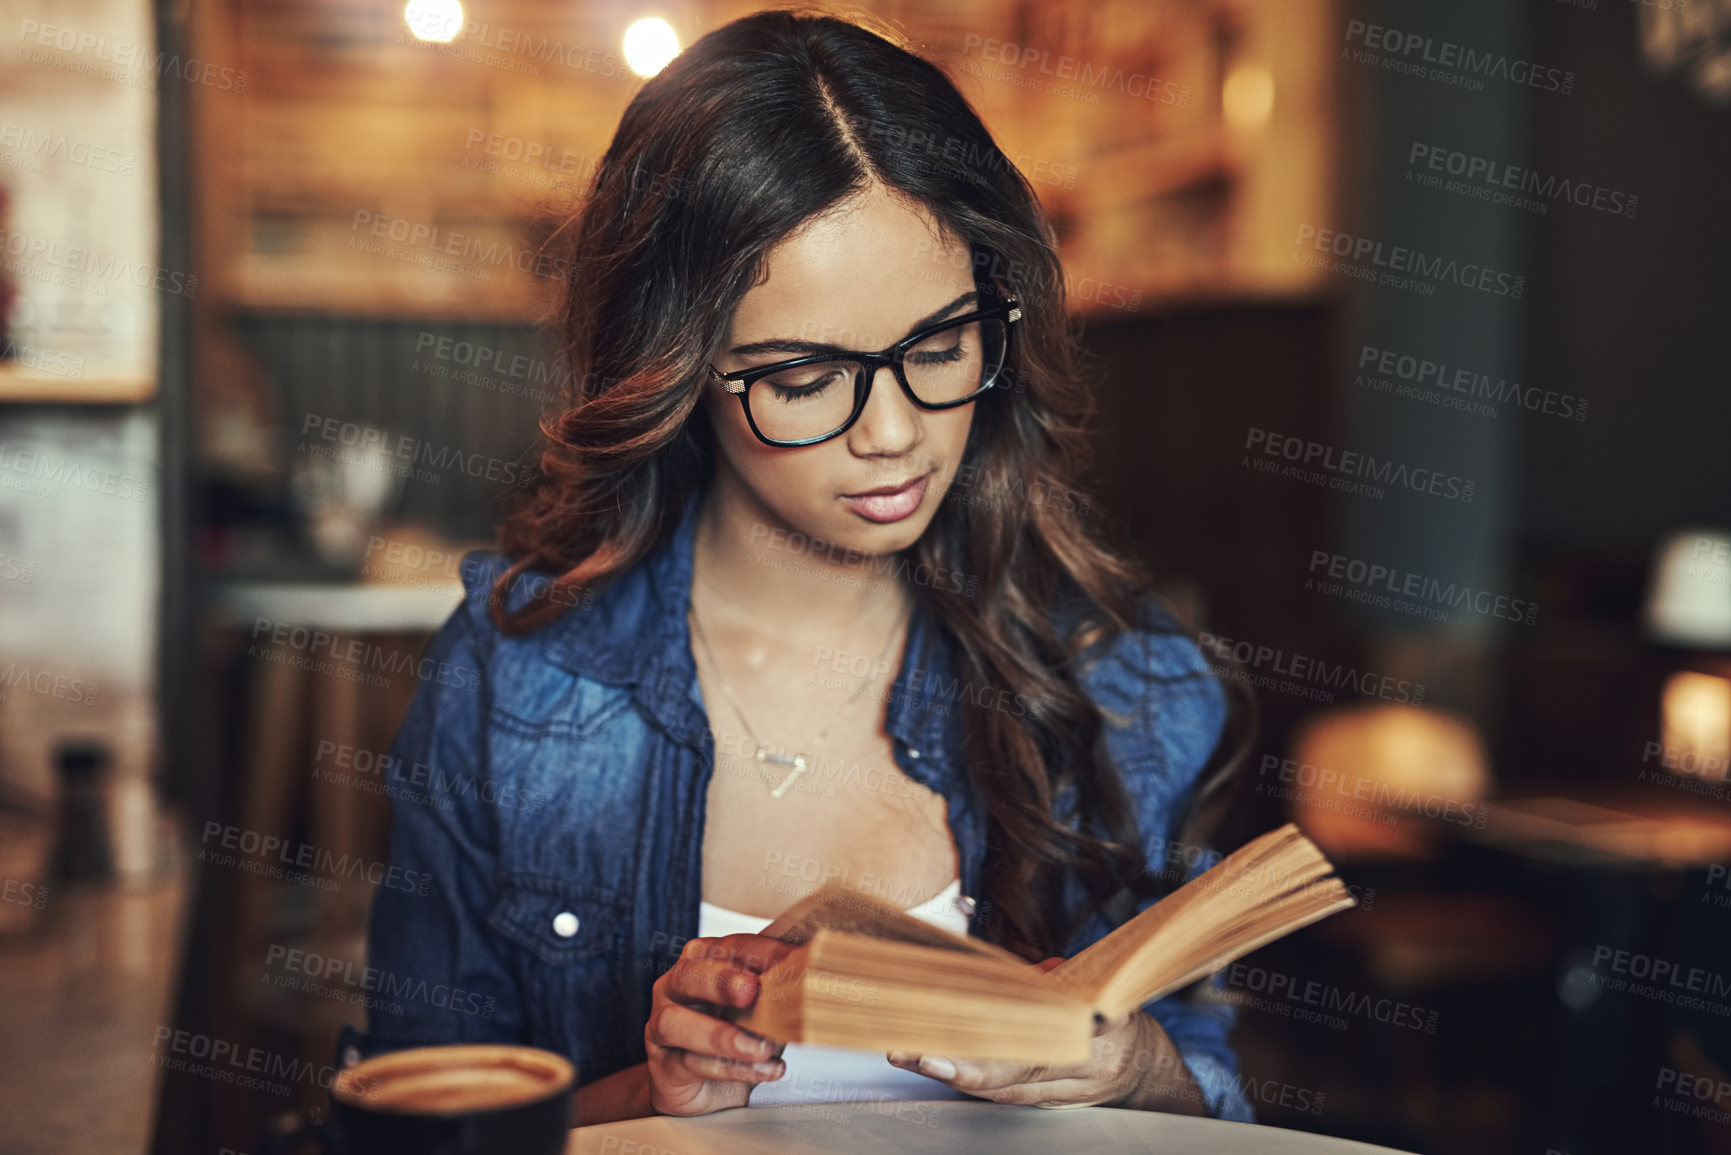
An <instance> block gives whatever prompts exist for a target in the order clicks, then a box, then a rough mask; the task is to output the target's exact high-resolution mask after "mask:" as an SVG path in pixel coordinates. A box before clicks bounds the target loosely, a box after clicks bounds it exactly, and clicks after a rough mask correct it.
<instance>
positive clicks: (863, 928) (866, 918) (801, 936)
mask: <svg viewBox="0 0 1731 1155" xmlns="http://www.w3.org/2000/svg"><path fill="white" fill-rule="evenodd" d="M819 927H828V928H829V929H831V930H839V931H846V932H848V933H851V934H863V935H870V936H871V937H872V938H879V939H886V940H888V941H890V942H905V943H912V944H914V945H916V946H930V947H937V948H939V949H941V950H952V951H961V952H964V953H967V954H975V955H980V956H982V957H984V958H990V959H996V960H999V961H1007V962H1013V963H1015V964H1017V965H1018V966H1029V965H1031V964H1029V963H1028V961H1027V960H1026V959H1023V958H1019V957H1018V956H1016V955H1013V954H1011V953H1010V952H1009V951H1007V950H1004V949H1003V948H1002V947H997V946H993V945H992V944H991V943H988V942H984V941H982V940H980V939H977V938H967V937H964V936H962V935H956V934H951V933H950V932H949V931H947V930H944V929H943V928H942V927H936V926H933V925H932V924H931V923H929V922H926V921H924V920H923V919H918V918H915V917H914V916H913V915H911V914H909V913H908V912H907V911H905V910H901V909H898V908H897V907H894V906H891V905H890V904H889V903H887V902H884V901H883V900H881V899H877V898H873V897H872V896H870V895H868V894H862V893H861V892H859V891H856V890H848V889H846V888H844V887H842V886H839V885H837V884H835V883H829V884H828V885H826V886H823V887H821V888H819V889H818V890H815V891H813V892H812V893H811V894H808V895H806V896H805V897H804V898H802V899H800V900H799V901H798V902H796V903H794V904H793V905H792V906H790V907H788V908H787V909H786V910H785V911H783V912H782V913H781V917H779V918H777V919H775V920H774V921H773V922H771V923H770V924H769V925H768V926H766V927H764V928H763V929H762V930H760V931H758V933H759V934H761V935H765V936H767V937H769V938H776V939H780V940H782V941H783V942H791V943H794V944H795V945H802V944H804V943H807V942H810V941H811V936H812V933H813V932H814V931H816V930H817V929H818V928H819Z"/></svg>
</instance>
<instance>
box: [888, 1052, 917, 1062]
mask: <svg viewBox="0 0 1731 1155" xmlns="http://www.w3.org/2000/svg"><path fill="white" fill-rule="evenodd" d="M911 1057H912V1056H910V1055H909V1054H908V1053H907V1052H906V1051H891V1052H890V1062H892V1063H905V1062H907V1061H908V1060H909V1059H910V1058H911Z"/></svg>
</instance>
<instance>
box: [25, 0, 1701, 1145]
mask: <svg viewBox="0 0 1731 1155" xmlns="http://www.w3.org/2000/svg"><path fill="white" fill-rule="evenodd" d="M751 10H753V7H752V6H751V5H746V4H734V3H725V2H720V0H715V2H710V0H674V2H672V3H660V4H644V5H637V4H631V3H624V2H622V0H605V2H590V0H464V2H463V4H462V5H461V7H459V5H458V4H457V3H456V0H415V2H414V3H411V4H409V5H408V6H407V7H406V8H405V7H404V6H403V5H401V4H399V3H397V2H396V0H159V2H158V3H155V4H151V3H148V2H147V0H54V2H53V3H49V2H48V0H25V2H19V0H9V2H8V0H0V56H3V58H4V64H3V66H0V890H3V898H4V901H3V902H0V992H3V994H4V998H0V1037H3V1038H4V1039H5V1040H6V1045H5V1046H4V1047H0V1118H3V1119H5V1120H6V1121H7V1122H6V1124H5V1125H4V1131H5V1134H4V1135H3V1136H0V1149H4V1150H5V1151H8V1152H12V1151H16V1152H50V1151H52V1152H69V1151H99V1150H100V1151H103V1152H118V1151H144V1150H150V1151H157V1152H209V1153H211V1155H216V1153H218V1152H224V1151H246V1150H251V1149H255V1148H256V1145H257V1142H258V1137H259V1134H260V1127H261V1124H262V1122H263V1120H265V1119H266V1118H268V1117H270V1116H272V1115H274V1114H277V1113H279V1112H281V1111H283V1110H285V1109H287V1108H289V1107H292V1106H295V1105H301V1106H307V1107H312V1106H316V1105H318V1104H320V1103H322V1101H323V1095H324V1088H325V1087H326V1086H328V1083H329V1078H330V1075H331V1073H332V1066H331V1065H332V1064H333V1063H334V1062H336V1061H337V1056H336V1037H337V1032H338V1030H339V1028H340V1027H341V1025H342V1024H344V1023H350V1022H352V1023H359V1022H361V1021H362V1019H363V1017H364V1013H365V1009H364V1005H362V1003H363V1001H364V997H365V996H364V993H363V992H364V985H363V984H362V982H361V981H360V980H358V979H356V978H355V974H356V972H357V970H358V968H360V967H361V966H362V965H363V964H364V920H365V915H366V910H367V907H368V903H369V901H370V898H371V893H372V888H373V886H374V885H375V883H376V881H377V879H376V877H375V876H376V874H377V871H376V870H374V869H373V868H374V866H376V865H377V864H378V863H380V862H382V860H383V859H384V857H385V854H386V849H385V837H384V836H385V829H386V825H385V824H386V821H387V818H388V801H387V800H386V798H385V797H384V794H383V789H384V785H385V783H386V782H387V781H388V780H389V779H390V777H391V773H392V770H391V768H390V767H389V766H387V765H384V764H383V763H382V762H381V755H382V752H383V751H384V750H385V749H386V748H387V746H388V744H389V742H390V739H391V736H392V735H393V734H394V732H395V730H396V727H397V725H398V722H399V721H400V719H401V718H402V716H403V713H404V711H405V710H406V709H407V706H408V703H409V701H410V700H411V698H412V696H413V693H414V691H415V688H416V687H417V685H418V684H419V683H418V681H417V678H416V676H415V673H414V666H415V662H416V660H417V658H418V656H419V654H420V652H421V649H422V647H424V645H425V644H426V641H427V639H428V637H429V636H430V634H431V632H432V631H433V629H435V628H436V626H437V625H438V624H439V623H440V622H441V621H442V620H443V619H444V618H445V617H446V615H448V614H449V612H450V610H451V609H452V608H453V606H454V605H455V604H456V602H457V599H458V597H459V596H460V585H459V582H458V580H457V574H458V569H457V566H458V559H459V558H460V557H461V555H462V553H463V551H464V550H465V549H468V548H472V547H474V546H478V545H485V544H487V543H488V542H489V539H490V534H491V524H492V516H493V511H494V508H495V502H496V499H497V497H498V494H499V493H500V491H501V488H502V485H503V483H505V482H508V481H509V480H511V479H512V477H514V476H516V475H517V474H518V473H519V472H520V471H521V470H522V468H523V464H524V462H525V461H526V458H525V457H524V453H525V451H526V450H527V449H528V447H529V445H530V444H531V441H532V439H533V437H534V434H535V429H536V421H537V418H538V416H539V415H540V414H541V412H542V411H543V410H544V408H545V407H546V406H547V405H548V404H550V403H554V402H556V400H557V398H558V396H559V394H560V391H561V388H562V387H563V385H564V383H565V381H566V379H567V377H568V372H567V371H566V370H565V369H564V368H563V367H562V366H561V365H559V363H558V362H557V360H556V359H554V358H553V356H552V355H551V348H550V346H549V344H548V343H547V342H546V341H545V340H544V338H543V336H542V335H541V332H540V330H539V328H538V324H537V322H538V319H539V318H540V317H541V316H542V315H543V313H544V310H545V308H546V307H547V304H548V301H549V297H548V290H549V289H550V287H551V282H550V280H549V278H547V277H545V276H537V275H536V269H535V265H534V261H533V253H534V251H535V246H536V245H537V244H538V243H539V241H540V240H541V239H543V238H544V237H545V236H546V234H547V230H548V229H549V227H550V223H551V222H556V221H557V220H558V219H559V218H560V216H561V214H562V213H563V212H565V211H568V210H569V208H570V207H571V205H572V203H573V201H574V199H575V198H576V197H577V196H578V194H579V193H580V191H581V189H582V187H583V185H584V183H585V181H586V180H587V179H588V178H589V177H590V176H591V175H592V174H593V172H594V169H595V166H596V164H597V163H598V161H599V158H600V156H601V155H602V153H603V152H604V150H605V148H606V145H607V142H608V141H609V139H610V137H611V134H612V131H613V129H614V127H615V125H616V124H617V122H618V118H619V115H620V113H621V111H622V110H623V108H624V107H625V105H626V103H627V101H628V100H629V99H630V98H631V96H632V95H633V93H634V92H636V91H637V88H638V86H639V85H640V84H641V83H642V79H643V77H644V76H647V75H652V74H653V73H654V71H655V70H656V69H657V68H659V67H660V66H661V65H662V64H663V63H664V62H665V60H666V59H667V58H668V56H669V55H670V54H671V53H673V52H675V51H677V50H678V47H679V46H680V45H684V44H689V43H690V42H691V41H692V40H694V39H695V38H697V37H698V36H701V35H702V34H703V33H704V32H706V31H708V30H709V29H712V28H714V27H717V26H719V25H720V24H723V23H725V22H726V21H728V20H730V19H733V18H735V17H737V16H740V15H743V14H745V13H746V12H748V11H751ZM836 11H838V12H841V11H863V12H868V13H870V14H872V15H873V16H875V17H877V18H880V19H883V20H887V21H889V22H891V23H892V24H894V25H895V26H897V27H899V28H900V29H902V30H903V31H904V32H905V34H906V36H907V37H908V39H909V41H910V43H911V44H912V45H913V46H914V47H915V48H916V49H917V50H918V51H920V52H921V53H922V54H924V55H926V56H928V57H929V58H930V59H932V60H934V61H936V62H938V63H939V64H940V65H942V66H943V67H944V68H945V69H946V70H947V71H948V72H949V73H950V74H951V75H952V76H953V77H954V79H955V81H956V83H957V84H958V86H959V87H960V88H961V89H962V91H963V92H964V93H965V94H966V95H967V96H968V97H969V99H970V100H971V101H973V103H974V104H975V106H976V108H977V109H978V110H979V111H980V113H981V115H982V116H983V118H984V120H985V121H986V123H987V125H988V127H990V128H991V129H992V131H993V132H994V134H995V135H996V136H997V138H998V140H999V141H1000V143H1001V144H1002V146H1003V148H1004V151H1005V152H1006V154H1007V155H1008V156H1009V157H1010V158H1011V159H1012V160H1013V161H1014V163H1015V164H1016V165H1017V166H1018V167H1019V168H1020V169H1021V170H1022V172H1023V173H1024V174H1025V175H1026V176H1027V177H1028V179H1029V180H1030V181H1031V182H1032V183H1033V186H1034V188H1035V189H1036V190H1037V191H1038V193H1039V195H1040V196H1041V198H1042V200H1043V202H1044V204H1045V208H1046V211H1047V213H1048V214H1049V216H1050V218H1051V220H1052V222H1053V224H1054V226H1055V227H1056V229H1057V233H1058V235H1059V237H1060V238H1061V243H1062V256H1063V260H1064V264H1065V268H1066V272H1067V276H1068V278H1069V284H1068V286H1067V288H1068V295H1069V300H1070V301H1071V303H1072V305H1073V307H1074V309H1075V311H1076V317H1077V321H1078V324H1079V325H1080V326H1081V329H1082V333H1083V337H1084V343H1085V346H1086V348H1087V350H1088V352H1089V354H1090V366H1091V367H1090V373H1091V376H1092V379H1093V380H1094V381H1095V382H1096V383H1097V386H1098V400H1099V414H1098V418H1097V425H1098V434H1097V442H1096V443H1097V447H1098V450H1097V455H1096V459H1095V463H1094V474H1093V477H1092V478H1091V479H1090V483H1089V490H1088V499H1087V501H1085V502H1077V503H1076V505H1077V510H1078V512H1077V516H1086V517H1090V518H1098V519H1101V520H1102V521H1103V522H1105V523H1107V524H1110V525H1115V526H1117V527H1118V528H1119V529H1120V530H1121V531H1122V532H1123V533H1124V534H1125V536H1126V539H1127V540H1129V541H1131V542H1132V543H1134V545H1135V547H1136V549H1137V550H1138V552H1139V553H1140V555H1141V556H1142V557H1143V558H1144V559H1145V560H1146V561H1147V562H1148V563H1149V564H1150V565H1151V566H1152V567H1153V568H1154V570H1155V571H1156V572H1157V573H1159V574H1160V575H1161V580H1162V583H1163V586H1164V588H1165V589H1166V590H1167V591H1168V593H1169V594H1170V596H1171V597H1172V598H1173V599H1174V601H1176V602H1177V603H1179V604H1180V605H1182V606H1184V607H1186V609H1187V610H1188V611H1189V612H1190V613H1191V614H1192V615H1193V616H1194V619H1195V621H1196V624H1197V627H1198V628H1199V629H1200V630H1201V631H1203V634H1204V638H1203V641H1204V647H1205V650H1206V652H1207V653H1208V655H1209V657H1210V659H1211V661H1213V662H1214V663H1215V664H1217V666H1218V667H1219V669H1220V670H1221V671H1222V672H1223V673H1224V674H1228V675H1230V676H1233V677H1237V678H1240V679H1241V680H1244V681H1246V682H1247V683H1248V684H1250V685H1251V686H1252V687H1253V688H1254V690H1255V692H1256V694H1257V696H1258V698H1259V699H1260V702H1261V707H1262V711H1263V729H1262V733H1261V735H1260V738H1259V740H1258V745H1257V748H1256V751H1255V753H1254V754H1253V756H1252V759H1251V762H1250V764H1249V766H1248V767H1247V769H1246V772H1245V777H1244V780H1243V782H1242V785H1241V791H1240V797H1239V799H1238V800H1237V802H1236V803H1235V808H1234V814H1233V819H1232V826H1231V829H1230V830H1229V831H1228V832H1227V833H1226V834H1225V835H1223V843H1222V844H1223V845H1225V846H1227V847H1228V848H1230V846H1231V845H1235V844H1236V842H1237V841H1238V840H1239V839H1241V838H1243V837H1247V836H1249V835H1250V834H1253V833H1256V832H1259V831H1260V830H1262V829H1266V828H1267V827H1268V826H1270V825H1272V824H1274V823H1275V822H1278V821H1280V820H1283V819H1286V818H1292V819H1295V820H1296V821H1298V822H1300V823H1301V824H1302V825H1303V826H1304V828H1305V829H1306V830H1307V831H1309V832H1310V833H1311V834H1312V836H1313V837H1314V838H1315V839H1316V840H1317V841H1318V842H1319V843H1320V844H1321V845H1322V846H1323V848H1324V850H1325V851H1327V852H1328V853H1329V854H1330V856H1331V857H1332V858H1333V859H1334V860H1335V861H1336V862H1337V863H1338V864H1339V865H1340V866H1341V869H1342V872H1343V874H1344V875H1345V876H1346V878H1347V879H1348V881H1349V882H1350V883H1351V884H1352V885H1353V888H1354V891H1355V893H1356V894H1357V895H1358V897H1359V899H1360V905H1359V908H1358V909H1356V910H1353V911H1351V912H1348V913H1346V914H1343V915H1341V916H1339V917H1337V918H1335V919H1332V920H1329V921H1328V922H1326V923H1324V924H1321V925H1319V926H1317V927H1314V928H1311V929H1309V930H1307V931H1305V932H1302V933H1301V934H1299V935H1297V936H1294V937H1293V938H1292V939H1289V940H1286V941H1283V942H1281V943H1279V944H1277V945H1276V946H1274V947H1271V948H1269V949H1267V950H1264V951H1262V952H1259V953H1258V954H1256V955H1254V956H1252V957H1251V958H1250V959H1248V960H1246V961H1245V963H1243V964H1238V965H1235V966H1234V967H1232V968H1230V969H1229V972H1228V975H1227V982H1226V993H1225V996H1224V997H1227V998H1230V999H1231V1000H1232V1001H1233V1002H1235V1003H1237V1004H1238V1006H1239V1015H1240V1026H1239V1028H1238V1031H1237V1033H1236V1035H1235V1040H1236V1042H1237V1044H1238V1046H1239V1049H1240V1053H1241V1056H1242V1059H1243V1067H1244V1079H1245V1088H1246V1093H1247V1094H1248V1095H1249V1097H1250V1098H1251V1099H1252V1101H1253V1102H1254V1103H1255V1104H1256V1107H1257V1111H1258V1117H1259V1119H1260V1120H1261V1121H1263V1122H1266V1123H1272V1124H1276V1125H1279V1126H1283V1127H1290V1128H1298V1129H1304V1130H1311V1131H1319V1132H1324V1133H1328V1134H1332V1135H1339V1136H1345V1137H1351V1138H1356V1139H1362V1140H1367V1141H1372V1142H1380V1143H1386V1144H1389V1145H1391V1146H1395V1147H1399V1148H1404V1149H1408V1150H1412V1151H1419V1152H1437V1153H1445V1152H1474V1153H1502V1152H1510V1153H1513V1152H1523V1153H1531V1155H1548V1153H1551V1152H1566V1153H1569V1155H1588V1153H1597V1152H1634V1151H1641V1152H1684V1151H1724V1150H1731V1044H1728V1043H1727V1042H1726V1036H1727V1035H1728V1034H1731V1030H1728V1026H1727V1025H1728V1024H1731V950H1728V949H1727V947H1726V943H1727V941H1728V939H1731V935H1728V934H1727V926H1731V879H1728V876H1727V870H1726V865H1727V864H1728V863H1731V812H1728V809H1727V801H1726V797H1727V785H1726V778H1727V774H1726V768H1727V764H1728V761H1731V759H1728V755H1731V680H1728V679H1731V448H1728V446H1727V437H1728V436H1731V432H1728V431H1731V389H1727V388H1726V382H1725V375H1726V372H1727V366H1728V365H1731V324H1727V322H1726V318H1727V316H1728V315H1731V243H1728V241H1731V214H1728V213H1727V212H1726V209H1725V203H1726V202H1725V190H1726V189H1727V188H1728V187H1731V147H1728V146H1731V4H1727V3H1726V0H1687V3H1686V4H1685V0H1639V2H1634V0H1568V2H1559V0H1518V2H1505V0H1452V2H1448V3H1445V2H1443V0H1409V2H1406V3H1400V4H1396V3H1393V2H1386V0H1385V2H1373V0H1039V2H1038V3H1036V2H1035V0H927V2H926V3H922V4H919V5H915V4H912V3H903V2H901V0H878V2H874V3H865V4H862V5H858V6H848V7H845V8H843V7H838V8H837V9H836ZM676 176H677V174H668V177H669V179H674V178H676ZM387 438H388V439H390V443H391V444H393V445H396V446H401V445H404V444H412V445H413V446H415V450H414V452H413V455H412V456H413V458H414V461H415V466H414V468H412V469H409V470H406V471H401V470H394V469H392V468H389V466H390V465H391V464H392V461H391V459H390V458H389V457H387V456H384V455H382V454H381V453H380V452H378V451H377V450H376V449H375V448H373V447H374V446H376V445H377V444H378V443H380V442H381V441H384V440H385V439H387ZM403 438H408V439H412V441H410V442H404V441H402V440H401V439H403ZM1199 853H1200V850H1199V848H1193V847H1182V846H1177V847H1173V848H1172V854H1171V855H1170V856H1169V859H1168V861H1167V862H1165V863H1156V864H1154V865H1155V866H1156V868H1157V869H1162V870H1168V871H1178V870H1182V869H1184V868H1186V867H1188V866H1191V865H1194V864H1195V862H1196V860H1197V857H1198V855H1199ZM237 1055H238V1056H264V1059H263V1060H262V1062H260V1063H256V1064H252V1065H251V1066H248V1063H250V1062H251V1060H250V1059H249V1060H247V1061H246V1062H242V1063H240V1064H238V1065H237V1064H236V1063H235V1062H233V1061H229V1062H226V1063H225V1062H223V1060H224V1058H225V1057H226V1058H228V1059H231V1060H232V1058H233V1057H234V1056H237ZM213 1057H214V1060H215V1061H214V1062H212V1059H213ZM213 1068H214V1069H220V1070H225V1071H229V1072H233V1071H235V1070H241V1071H242V1073H243V1074H246V1075H250V1076H251V1077H250V1078H247V1079H241V1080H235V1079H233V1078H232V1077H231V1078H219V1077H213V1076H212V1075H211V1074H210V1071H211V1070H212V1069H213Z"/></svg>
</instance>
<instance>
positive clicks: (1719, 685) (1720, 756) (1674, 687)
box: [1662, 671, 1731, 777]
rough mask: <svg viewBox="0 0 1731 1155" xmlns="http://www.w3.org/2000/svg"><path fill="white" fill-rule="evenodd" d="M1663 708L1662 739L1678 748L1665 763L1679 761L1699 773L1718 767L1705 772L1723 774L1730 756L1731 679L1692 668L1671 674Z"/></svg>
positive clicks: (1680, 766) (1671, 748)
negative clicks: (1691, 669)
mask: <svg viewBox="0 0 1731 1155" xmlns="http://www.w3.org/2000/svg"><path fill="white" fill-rule="evenodd" d="M1664 710H1665V723H1664V725H1665V732H1664V736H1663V739H1662V740H1663V742H1664V743H1665V749H1666V750H1667V751H1668V752H1671V751H1674V752H1675V754H1673V755H1672V756H1671V757H1669V758H1668V759H1667V761H1666V763H1665V764H1666V766H1667V767H1668V768H1670V767H1671V763H1672V762H1673V761H1676V762H1678V766H1677V767H1675V768H1676V769H1681V770H1683V772H1684V773H1692V774H1696V775H1703V771H1705V770H1706V769H1707V768H1709V767H1716V768H1717V770H1718V772H1717V773H1716V774H1707V775H1703V776H1710V777H1723V776H1724V770H1725V766H1726V760H1727V758H1731V681H1727V680H1726V679H1724V678H1716V677H1714V676H1713V675H1712V674H1697V673H1692V672H1689V671H1684V672H1682V673H1679V674H1672V675H1671V677H1670V678H1669V679H1668V680H1667V681H1666V682H1665V705H1664ZM1689 755H1694V757H1693V758H1690V757H1689Z"/></svg>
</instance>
